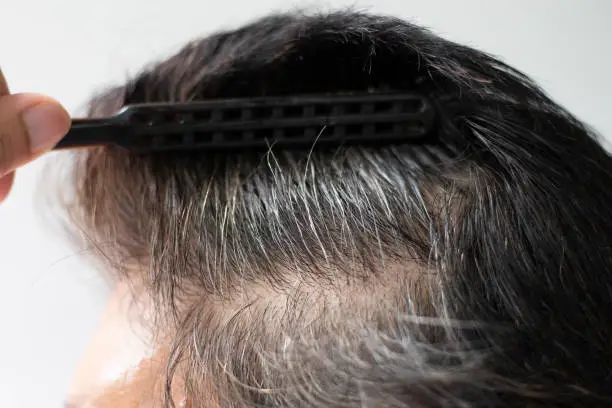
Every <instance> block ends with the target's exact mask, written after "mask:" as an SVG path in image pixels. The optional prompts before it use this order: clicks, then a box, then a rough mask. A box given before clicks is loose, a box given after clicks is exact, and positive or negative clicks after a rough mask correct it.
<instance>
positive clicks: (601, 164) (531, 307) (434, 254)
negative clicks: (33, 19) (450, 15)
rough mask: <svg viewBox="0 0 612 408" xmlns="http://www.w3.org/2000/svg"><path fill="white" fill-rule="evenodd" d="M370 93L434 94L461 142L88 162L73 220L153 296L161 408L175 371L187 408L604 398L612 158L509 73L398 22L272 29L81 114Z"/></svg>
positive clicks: (335, 17)
mask: <svg viewBox="0 0 612 408" xmlns="http://www.w3.org/2000/svg"><path fill="white" fill-rule="evenodd" d="M372 90H398V91H401V90H409V91H419V92H423V93H425V94H428V95H431V96H432V97H434V98H435V99H436V101H437V104H438V105H439V107H440V109H441V111H443V112H455V113H453V114H452V115H451V114H449V115H447V116H445V117H443V119H442V121H443V123H442V126H444V127H445V129H446V130H445V135H446V136H445V138H443V139H441V140H442V141H441V142H439V143H438V145H437V146H434V147H435V148H434V147H431V146H429V147H427V146H422V145H401V146H383V147H381V146H378V147H377V146H342V147H336V148H329V147H327V148H323V147H318V146H316V144H314V145H313V146H312V148H310V149H306V150H282V149H275V148H274V147H271V148H270V149H269V150H268V151H265V152H257V151H253V152H244V153H239V154H237V153H232V154H229V153H224V152H216V153H206V154H202V153H197V152H191V153H180V154H178V153H159V154H149V155H142V154H136V153H130V152H128V151H124V150H122V149H120V148H114V147H101V148H95V149H91V150H88V151H85V152H81V153H79V154H78V156H77V160H76V166H75V169H74V172H73V176H74V182H75V186H76V196H75V198H74V200H73V201H72V202H70V203H68V204H67V206H68V212H69V213H70V215H71V217H72V222H73V225H75V226H77V227H78V229H80V230H82V231H83V232H85V234H86V235H87V236H88V237H89V239H90V240H91V242H92V243H94V244H95V245H96V248H97V250H98V255H100V257H101V259H103V260H104V261H105V262H106V263H107V266H108V269H109V270H112V271H113V272H114V273H116V274H117V275H118V276H121V277H122V278H125V279H130V280H140V281H142V284H143V286H144V288H145V290H146V292H147V293H148V294H149V295H150V296H151V297H152V299H153V300H154V302H155V305H156V308H155V310H156V314H157V315H156V323H155V328H156V329H157V331H158V332H160V336H161V332H162V331H165V332H167V333H169V335H170V336H171V340H172V348H171V350H170V357H169V358H168V369H167V379H166V381H167V384H166V391H167V392H166V394H167V395H166V400H165V403H166V405H168V406H171V405H173V403H174V402H173V401H172V398H171V395H170V394H171V393H170V391H169V390H170V389H171V387H172V381H173V378H174V377H175V374H176V373H177V372H178V370H182V371H181V372H183V373H184V383H185V392H186V393H187V395H188V398H189V400H190V402H191V403H192V405H193V406H194V407H207V406H215V405H218V406H224V407H256V406H258V407H340V408H342V407H345V408H349V407H351V408H352V407H355V408H357V407H383V406H384V407H391V408H393V407H396V408H399V407H427V408H431V407H450V406H452V407H537V406H559V407H561V406H568V407H594V406H601V405H605V404H606V403H612V391H611V390H612V375H611V373H612V347H610V345H609V341H610V339H611V338H612V299H611V279H610V271H611V270H612V251H611V249H610V248H611V247H610V243H611V241H612V217H610V216H609V211H610V208H612V188H611V186H612V160H610V157H609V155H608V154H607V153H606V152H605V151H604V149H603V148H602V147H601V146H600V144H599V143H598V141H597V139H596V135H595V134H594V133H593V132H592V131H591V130H589V129H588V128H587V127H586V126H585V125H583V124H582V123H581V122H580V121H578V120H577V119H575V118H574V117H573V116H572V115H571V114H570V113H568V112H567V111H565V110H564V109H563V108H562V107H560V106H559V105H558V104H556V103H555V102H553V101H552V100H551V99H550V98H549V97H548V96H547V95H546V94H545V93H544V92H543V91H542V90H541V89H540V88H539V87H538V86H537V85H536V84H534V82H533V81H532V80H530V79H529V78H528V77H527V76H525V75H524V74H522V73H521V72H519V71H517V70H516V69H514V68H512V67H510V66H508V65H506V64H505V63H503V62H501V61H500V60H498V59H496V58H494V57H492V56H490V55H488V54H485V53H483V52H480V51H477V50H475V49H473V48H469V47H466V46H463V45H459V44H456V43H453V42H451V41H447V40H445V39H442V38H440V37H438V36H436V35H434V34H432V33H431V32H429V31H428V30H425V29H423V28H421V27H418V26H416V25H413V24H411V23H408V22H405V21H403V20H400V19H397V18H393V17H387V16H377V15H370V14H363V13H357V12H352V11H341V12H332V13H321V14H316V13H311V14H301V13H288V14H279V15H273V16H269V17H266V18H263V19H260V20H258V21H255V22H253V23H251V24H248V25H245V26H243V27H241V28H238V29H236V30H229V31H222V32H219V33H216V34H213V35H210V36H208V37H205V38H202V39H198V40H195V41H193V42H191V43H189V44H187V45H186V46H185V47H184V48H182V49H181V50H180V51H178V53H176V54H175V55H173V56H171V57H170V58H168V59H166V60H164V61H161V62H158V63H155V64H152V65H151V66H149V67H148V68H146V69H145V70H143V72H141V73H140V74H139V75H137V76H136V77H135V78H133V79H132V80H130V81H129V82H128V83H126V84H123V85H120V86H117V87H114V88H112V89H109V90H106V91H104V92H103V93H101V94H99V95H98V96H96V97H94V98H93V99H92V100H91V104H90V109H89V115H90V116H92V117H99V116H105V115H109V114H112V113H114V112H116V111H117V110H119V109H120V108H121V107H122V106H124V105H128V104H133V103H142V102H166V101H169V102H184V101H192V100H202V99H210V98H233V97H250V96H267V95H296V94H315V93H328V92H351V91H372ZM451 108H452V109H451ZM322 131H325V130H324V129H322ZM441 149H449V150H452V151H453V152H454V153H453V154H452V155H449V156H448V157H446V158H444V159H440V160H435V161H434V162H432V161H431V160H428V159H427V158H431V157H432V156H435V152H436V151H439V150H441Z"/></svg>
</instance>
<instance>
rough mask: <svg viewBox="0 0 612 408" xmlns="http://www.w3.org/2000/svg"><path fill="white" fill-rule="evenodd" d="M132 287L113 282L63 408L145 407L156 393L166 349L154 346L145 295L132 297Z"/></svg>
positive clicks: (148, 305) (159, 391)
mask: <svg viewBox="0 0 612 408" xmlns="http://www.w3.org/2000/svg"><path fill="white" fill-rule="evenodd" d="M135 290H137V289H135V288H134V287H133V286H131V285H128V284H127V283H125V282H119V283H117V284H116V286H115V288H114V290H113V292H112V295H111V297H110V300H109V301H108V305H107V307H106V310H105V312H104V314H103V316H102V319H101V321H100V323H99V326H98V328H97V330H96V332H95V335H94V337H93V339H92V341H91V343H90V345H89V347H88V349H87V351H86V353H85V355H84V356H83V358H82V360H81V361H80V363H79V365H78V366H77V369H76V372H75V375H74V379H73V382H72V384H71V387H70V391H69V397H68V402H67V404H66V405H67V406H69V407H74V408H84V407H92V408H107V407H119V408H126V407H129V408H132V407H133V408H136V407H150V406H154V405H156V404H155V402H156V401H157V400H158V399H159V398H160V397H161V391H162V390H163V381H161V379H162V378H163V375H162V374H163V370H164V368H165V362H166V359H165V356H166V354H167V352H166V349H165V348H164V347H162V346H160V345H157V344H155V342H154V341H153V339H152V336H151V330H150V328H149V327H148V324H150V322H151V319H150V316H151V312H152V306H151V302H150V299H148V298H147V297H146V296H144V295H138V296H135V295H134V293H135V292H134V291H135ZM175 401H181V399H180V398H179V399H175ZM178 405H180V404H178Z"/></svg>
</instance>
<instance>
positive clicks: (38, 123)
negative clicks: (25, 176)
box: [0, 94, 70, 176]
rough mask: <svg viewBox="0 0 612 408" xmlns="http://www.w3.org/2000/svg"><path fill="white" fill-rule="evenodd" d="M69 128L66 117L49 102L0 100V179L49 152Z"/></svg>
mask: <svg viewBox="0 0 612 408" xmlns="http://www.w3.org/2000/svg"><path fill="white" fill-rule="evenodd" d="M69 128H70V116H69V115H68V113H67V112H66V110H65V109H64V108H63V107H62V106H61V105H60V104H59V103H58V102H56V101H54V100H53V99H50V98H47V97H45V96H41V95H34V94H16V95H8V96H3V97H0V176H2V175H5V174H7V173H8V172H10V171H12V170H13V169H15V168H17V167H18V166H21V165H23V164H25V163H27V162H29V161H31V160H33V159H34V158H36V157H38V156H40V155H41V154H42V153H45V152H46V151H48V150H51V149H52V148H53V147H54V146H55V145H56V144H57V142H58V141H59V140H60V139H61V138H62V137H63V136H64V135H65V134H66V133H67V132H68V129H69Z"/></svg>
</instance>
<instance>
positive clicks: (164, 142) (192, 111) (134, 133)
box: [56, 93, 436, 152]
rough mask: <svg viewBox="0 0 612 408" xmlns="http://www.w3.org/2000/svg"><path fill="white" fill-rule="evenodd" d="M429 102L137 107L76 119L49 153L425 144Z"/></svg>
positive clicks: (318, 100) (392, 98) (324, 99)
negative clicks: (109, 147)
mask: <svg viewBox="0 0 612 408" xmlns="http://www.w3.org/2000/svg"><path fill="white" fill-rule="evenodd" d="M435 116H436V115H435V111H434V106H433V104H432V102H431V101H430V100H429V99H428V98H427V97H426V96H424V95H421V94H416V93H402V94H398V93H386V94H381V93H369V94H345V95H320V96H289V97H262V98H248V99H227V100H207V101H200V102H190V103H158V104H141V105H131V106H127V107H125V108H124V109H123V110H121V111H120V112H119V113H118V114H117V115H115V116H112V117H108V118H104V119H75V120H73V123H72V127H71V129H70V131H69V133H68V134H67V135H66V137H65V138H64V139H62V140H61V141H60V142H59V144H58V145H57V146H56V149H61V148H74V147H87V146H94V145H118V146H122V147H124V148H126V149H129V150H132V151H137V152H154V151H173V150H189V151H191V150H196V149H197V150H218V149H229V150H246V149H257V148H264V149H267V148H270V146H278V147H284V148H292V147H295V148H309V147H311V146H313V144H314V143H316V144H317V145H319V144H330V143H331V144H348V143H359V144H363V143H368V144H370V143H373V144H389V143H424V142H427V140H431V139H432V137H433V133H434V132H433V128H434V121H435Z"/></svg>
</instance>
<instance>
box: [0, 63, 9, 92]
mask: <svg viewBox="0 0 612 408" xmlns="http://www.w3.org/2000/svg"><path fill="white" fill-rule="evenodd" d="M9 93H11V92H10V91H9V87H8V82H6V78H4V75H3V74H2V69H0V96H4V95H8V94H9Z"/></svg>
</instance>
